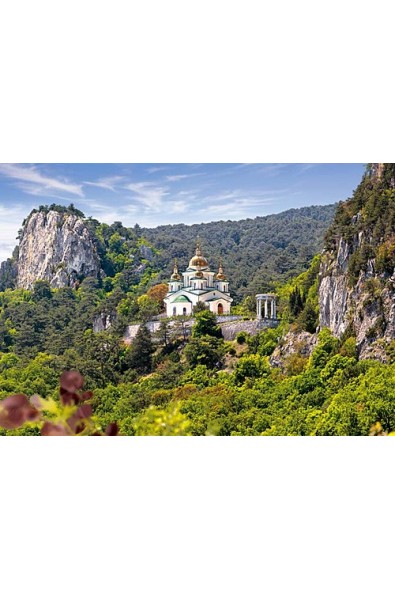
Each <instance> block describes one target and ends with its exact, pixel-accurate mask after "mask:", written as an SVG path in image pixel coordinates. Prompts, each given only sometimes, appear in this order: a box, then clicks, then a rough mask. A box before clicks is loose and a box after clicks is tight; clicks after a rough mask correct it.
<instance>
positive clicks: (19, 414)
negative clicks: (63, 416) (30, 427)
mask: <svg viewBox="0 0 395 600" xmlns="http://www.w3.org/2000/svg"><path fill="white" fill-rule="evenodd" d="M38 417H39V412H38V411H37V410H36V409H35V408H34V406H32V405H31V404H30V402H29V399H28V397H27V396H25V395H24V394H16V395H15V396H9V397H8V398H5V400H3V401H2V402H0V426H1V427H5V428H7V429H16V428H17V427H21V426H22V425H23V424H24V423H26V421H35V420H36V419H37V418H38Z"/></svg>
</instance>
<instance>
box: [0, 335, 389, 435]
mask: <svg viewBox="0 0 395 600" xmlns="http://www.w3.org/2000/svg"><path fill="white" fill-rule="evenodd" d="M279 333H280V332H279V331H276V330H273V329H269V330H264V331H262V332H261V333H259V334H258V335H256V336H253V337H251V336H249V335H248V334H245V335H240V336H238V341H234V342H224V341H223V340H222V339H221V338H218V337H215V336H210V335H207V334H203V335H201V336H200V335H199V334H196V330H195V333H194V335H193V336H192V337H191V338H190V339H189V341H188V342H187V344H186V345H185V344H184V343H182V342H180V341H178V342H177V343H175V344H174V343H173V344H172V345H171V347H170V348H166V347H165V346H164V345H163V343H161V344H159V343H157V344H155V353H154V355H153V361H152V367H151V373H150V374H144V373H143V372H141V371H140V373H138V372H137V371H136V372H135V377H134V381H124V382H120V383H117V384H115V383H111V382H110V381H109V380H107V381H100V379H99V380H98V382H97V383H96V386H95V390H94V393H93V396H92V398H90V399H89V400H88V403H89V406H90V407H91V409H92V411H93V415H94V416H93V417H92V414H91V412H92V411H91V410H90V409H89V410H88V411H87V413H86V416H87V418H88V416H89V419H90V418H92V419H93V422H92V424H91V425H90V426H89V427H93V430H96V429H97V430H98V431H100V432H105V431H106V430H107V431H111V427H112V424H113V423H114V422H116V423H117V424H118V426H119V432H120V434H121V435H367V434H369V433H370V432H371V431H373V432H374V433H375V432H376V431H378V432H382V430H384V431H387V432H389V431H393V430H394V429H395V385H394V384H395V363H392V364H388V365H383V364H380V363H378V362H376V361H358V360H357V359H356V356H355V340H354V339H352V338H350V339H348V340H345V341H344V342H343V343H342V344H341V343H340V342H339V340H336V339H335V338H333V337H332V336H331V335H330V333H329V332H328V331H327V330H323V331H322V332H321V333H320V334H319V341H318V344H317V346H316V347H315V349H314V351H313V353H312V355H311V357H310V358H308V359H307V358H304V359H302V358H300V360H299V363H298V365H297V368H296V369H295V364H294V363H293V364H291V363H289V365H286V366H285V370H284V371H280V370H279V369H276V368H273V367H271V366H270V362H269V355H270V354H271V352H272V350H273V347H274V345H275V344H276V341H277V338H278V335H279ZM144 336H146V333H144ZM140 343H141V340H140V341H139V342H137V341H136V344H140ZM144 343H146V342H144ZM58 369H59V366H58V364H57V361H56V359H54V358H53V357H51V356H50V355H45V354H41V355H38V356H36V357H35V358H34V359H33V360H31V361H29V363H27V364H25V365H23V361H21V360H20V359H18V358H17V357H16V356H15V355H14V354H9V353H8V354H7V353H3V354H1V355H0V390H1V391H0V397H5V396H7V395H8V396H9V395H10V394H21V393H24V394H27V395H31V394H34V393H37V392H38V393H39V394H40V395H42V396H44V397H50V398H56V397H57V385H58V384H57V372H58ZM51 402H52V404H50V405H48V406H51V407H52V409H51V410H52V411H55V412H54V413H53V414H54V417H53V418H55V419H58V420H59V419H61V418H63V417H64V415H63V417H62V416H60V417H59V414H61V415H62V414H63V413H62V412H61V413H57V412H56V410H58V409H56V406H60V405H59V402H57V403H56V401H55V400H51ZM43 406H44V405H43ZM63 412H64V411H63ZM66 412H67V411H66ZM88 413H89V415H88ZM84 415H85V413H84ZM66 417H67V418H69V417H68V416H67V415H66ZM84 418H85V417H84ZM73 423H74V421H73ZM376 423H380V426H375V424H376ZM372 427H373V429H372ZM95 428H96V429H95ZM1 431H2V433H3V434H7V435H9V434H14V435H15V434H17V433H22V434H25V435H37V434H38V433H39V431H38V429H37V426H35V424H34V422H33V423H27V424H25V425H24V426H23V427H22V429H14V430H11V431H10V430H9V429H3V430H1ZM90 431H92V429H87V430H86V432H85V434H86V433H89V432H90ZM52 434H53V435H55V434H56V431H55V430H54V431H53V433H52Z"/></svg>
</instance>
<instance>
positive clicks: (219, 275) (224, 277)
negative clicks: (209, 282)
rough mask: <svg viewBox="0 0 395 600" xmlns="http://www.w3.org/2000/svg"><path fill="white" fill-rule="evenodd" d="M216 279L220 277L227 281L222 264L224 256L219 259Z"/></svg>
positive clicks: (221, 279)
mask: <svg viewBox="0 0 395 600" xmlns="http://www.w3.org/2000/svg"><path fill="white" fill-rule="evenodd" d="M215 279H219V280H220V281H226V275H225V273H224V269H223V266H222V258H220V259H219V267H218V273H217V274H216V276H215Z"/></svg>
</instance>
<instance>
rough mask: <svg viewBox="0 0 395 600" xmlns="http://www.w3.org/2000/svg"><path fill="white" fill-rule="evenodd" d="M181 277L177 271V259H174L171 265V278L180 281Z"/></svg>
mask: <svg viewBox="0 0 395 600" xmlns="http://www.w3.org/2000/svg"><path fill="white" fill-rule="evenodd" d="M180 279H181V275H180V274H179V272H178V263H177V259H176V258H175V259H174V267H173V273H172V274H171V280H172V281H174V280H176V281H180Z"/></svg>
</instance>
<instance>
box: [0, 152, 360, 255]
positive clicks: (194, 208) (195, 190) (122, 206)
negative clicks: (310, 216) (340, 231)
mask: <svg viewBox="0 0 395 600" xmlns="http://www.w3.org/2000/svg"><path fill="white" fill-rule="evenodd" d="M363 171H364V165H363V164H352V163H347V164H334V163H331V164H319V163H306V164H289V163H288V164H287V163H284V164H281V163H273V164H268V163H264V164H258V163H248V164H247V163H245V164H233V163H232V164H221V163H219V164H213V163H209V164H204V163H201V164H174V163H171V164H165V163H163V164H89V163H86V164H84V163H79V164H56V163H53V164H7V163H0V260H4V259H5V258H7V257H8V256H10V255H11V252H12V249H13V248H14V246H15V244H16V241H15V237H16V235H17V232H18V229H19V228H20V226H21V223H22V221H23V219H24V218H25V216H26V215H27V214H28V213H29V212H30V210H31V209H32V208H34V207H38V206H39V205H40V204H52V203H57V204H64V205H66V206H67V205H68V204H70V203H71V202H72V203H73V204H74V205H75V206H76V207H77V208H79V209H80V210H82V211H83V212H84V213H85V214H86V216H92V217H94V218H96V219H98V220H100V221H104V222H106V223H109V224H110V223H112V222H114V221H122V222H123V223H124V224H125V225H127V226H133V225H135V224H136V223H138V224H139V225H141V226H142V227H154V226H156V225H165V224H169V223H186V224H192V223H202V222H209V221H218V220H221V219H222V220H227V219H231V220H237V219H245V218H253V217H256V216H263V215H268V214H272V213H276V212H281V211H283V210H287V209H288V208H297V207H301V206H309V205H313V204H330V203H332V202H337V201H338V200H345V199H346V198H348V197H349V196H350V195H351V194H352V192H353V190H354V189H355V187H356V186H357V185H358V183H359V182H360V180H361V177H362V174H363Z"/></svg>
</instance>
